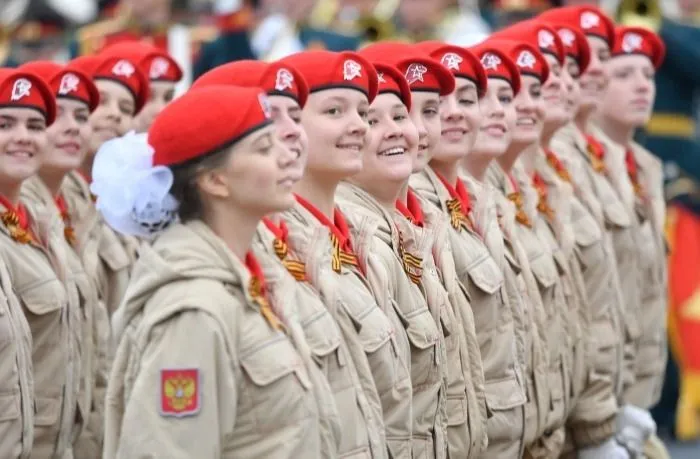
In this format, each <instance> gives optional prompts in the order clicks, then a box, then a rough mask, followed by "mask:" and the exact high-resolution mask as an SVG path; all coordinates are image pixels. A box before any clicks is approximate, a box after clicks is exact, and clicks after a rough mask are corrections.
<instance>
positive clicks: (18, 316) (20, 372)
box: [0, 260, 34, 459]
mask: <svg viewBox="0 0 700 459" xmlns="http://www.w3.org/2000/svg"><path fill="white" fill-rule="evenodd" d="M33 439H34V375H33V368H32V335H31V332H30V330H29V324H28V323H27V319H26V318H25V317H24V312H23V311H22V305H21V304H20V301H19V299H18V298H17V296H16V295H15V289H14V287H13V285H12V279H11V278H10V272H9V271H8V267H7V266H6V265H5V262H4V260H3V261H0V457H6V458H8V459H28V458H29V457H30V453H31V451H32V442H33Z"/></svg>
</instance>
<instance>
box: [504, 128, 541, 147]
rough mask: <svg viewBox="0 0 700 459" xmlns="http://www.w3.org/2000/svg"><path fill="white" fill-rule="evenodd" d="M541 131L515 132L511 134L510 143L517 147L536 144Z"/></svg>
mask: <svg viewBox="0 0 700 459" xmlns="http://www.w3.org/2000/svg"><path fill="white" fill-rule="evenodd" d="M540 133H541V130H537V131H526V132H520V133H519V132H516V133H515V134H513V138H512V140H511V143H513V144H518V145H530V144H533V143H535V142H537V141H538V140H539V139H540Z"/></svg>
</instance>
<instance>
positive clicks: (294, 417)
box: [239, 316, 313, 431]
mask: <svg viewBox="0 0 700 459" xmlns="http://www.w3.org/2000/svg"><path fill="white" fill-rule="evenodd" d="M250 322H251V323H250V325H249V327H250V328H249V330H248V333H246V335H247V336H246V337H245V342H244V348H243V349H242V350H241V356H240V363H241V367H242V369H243V372H244V374H245V375H246V376H247V378H246V380H247V384H245V385H244V387H242V388H241V398H240V404H241V406H242V407H243V406H245V407H247V410H246V409H243V408H242V409H241V411H243V412H245V411H249V413H250V414H251V418H252V421H253V424H254V425H255V427H256V428H258V429H264V430H265V431H269V430H270V429H271V427H275V426H277V427H279V426H285V425H290V424H294V423H295V422H298V421H300V420H302V419H305V418H307V417H309V416H311V415H312V414H313V406H312V405H313V401H312V400H311V399H313V394H312V393H311V391H310V389H311V380H310V379H309V376H308V374H307V371H306V368H305V367H304V363H303V361H302V359H301V357H300V356H299V354H298V353H297V351H296V349H295V348H294V346H293V345H292V343H291V341H290V340H289V338H288V337H287V336H286V335H284V334H283V333H281V332H277V333H273V331H272V330H271V329H270V328H269V325H268V324H267V323H266V322H265V321H264V319H263V318H262V317H261V316H257V317H255V318H254V319H253V320H251V321H250ZM239 387H240V386H239ZM241 414H242V416H243V414H244V413H241Z"/></svg>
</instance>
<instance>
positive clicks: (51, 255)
mask: <svg viewBox="0 0 700 459" xmlns="http://www.w3.org/2000/svg"><path fill="white" fill-rule="evenodd" d="M23 205H25V206H26V207H25V208H26V209H27V218H28V224H29V227H28V228H27V230H26V231H25V230H24V229H22V227H21V224H18V220H17V219H16V216H17V214H15V218H12V217H11V216H10V212H8V211H10V209H8V208H7V207H6V206H5V205H4V204H3V205H0V212H2V213H3V214H4V216H5V217H6V218H4V220H5V223H4V224H2V225H1V226H0V233H1V234H0V250H1V251H2V252H1V256H2V258H3V259H4V260H5V261H6V263H7V267H8V269H9V271H10V276H11V279H12V286H13V288H14V290H15V292H16V294H17V296H18V298H19V300H20V302H21V304H22V309H23V312H24V314H25V317H26V319H27V322H28V324H29V329H30V331H31V334H32V341H33V348H32V365H33V368H34V376H33V377H34V444H33V447H32V452H31V455H30V457H31V458H36V459H46V458H58V459H70V458H72V457H73V454H72V444H71V443H72V441H73V439H74V436H75V435H76V434H77V433H78V431H79V429H80V424H81V422H76V421H79V420H80V419H85V418H86V416H87V414H83V413H82V412H80V410H79V400H80V388H81V381H82V380H81V368H80V367H81V350H82V348H83V347H84V345H85V343H84V342H83V339H82V331H83V325H82V314H83V310H82V308H81V305H80V300H79V293H78V291H77V288H76V286H75V282H74V279H73V278H72V275H71V272H70V268H69V265H68V261H67V256H66V251H67V250H70V248H69V247H68V246H67V244H66V242H65V239H64V234H63V225H62V222H61V221H60V219H59V218H58V216H57V215H56V212H55V211H53V210H51V209H47V208H45V207H40V206H38V205H31V203H30V205H26V204H23ZM20 221H21V220H20ZM81 408H82V407H81Z"/></svg>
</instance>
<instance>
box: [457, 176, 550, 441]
mask: <svg viewBox="0 0 700 459" xmlns="http://www.w3.org/2000/svg"><path fill="white" fill-rule="evenodd" d="M462 181H463V182H464V183H465V184H466V186H467V189H468V190H469V193H470V195H471V199H472V205H473V206H474V209H473V210H472V213H473V215H474V226H475V228H476V231H477V232H478V233H479V234H481V235H483V238H484V243H485V244H486V246H487V247H488V248H489V252H490V253H491V255H492V256H493V257H494V260H496V261H497V263H498V264H499V266H500V268H501V271H502V272H503V273H504V283H505V287H506V292H507V295H508V302H509V304H510V306H511V311H512V314H513V318H514V320H515V325H516V332H517V333H516V338H517V339H518V345H519V350H518V355H519V356H521V362H520V364H521V368H523V373H524V379H525V384H526V394H527V403H526V405H525V436H524V443H525V445H531V444H533V443H534V442H535V440H536V439H537V438H539V437H540V436H541V435H542V434H543V432H544V428H545V427H544V426H546V421H547V415H548V414H549V409H550V408H549V392H548V389H547V387H548V385H549V367H548V359H547V355H546V352H547V349H546V346H545V339H544V334H545V333H546V330H547V328H546V319H545V318H544V317H545V316H544V310H543V308H542V307H541V305H540V304H539V303H534V302H533V300H532V299H531V298H530V297H529V294H528V288H527V280H526V276H527V275H528V274H529V275H530V277H531V279H530V285H531V286H534V288H533V290H534V291H537V288H536V285H537V284H536V281H535V279H534V277H532V273H531V272H530V270H529V267H528V266H527V265H526V267H525V269H523V267H522V266H521V263H522V261H518V259H520V260H525V262H526V260H527V256H526V255H525V252H524V249H523V248H522V247H520V245H519V243H518V241H517V239H516V238H515V237H514V234H515V225H516V222H515V209H514V206H513V204H512V203H511V202H510V201H509V200H508V199H506V197H505V195H503V194H502V193H501V192H499V191H498V190H497V189H495V188H494V187H493V186H492V185H491V184H490V183H479V182H477V181H476V180H475V179H474V178H473V177H471V176H468V175H466V174H464V175H463V176H462ZM516 253H519V255H516ZM538 301H539V300H538ZM538 305H539V307H538ZM540 394H541V395H542V396H540Z"/></svg>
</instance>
